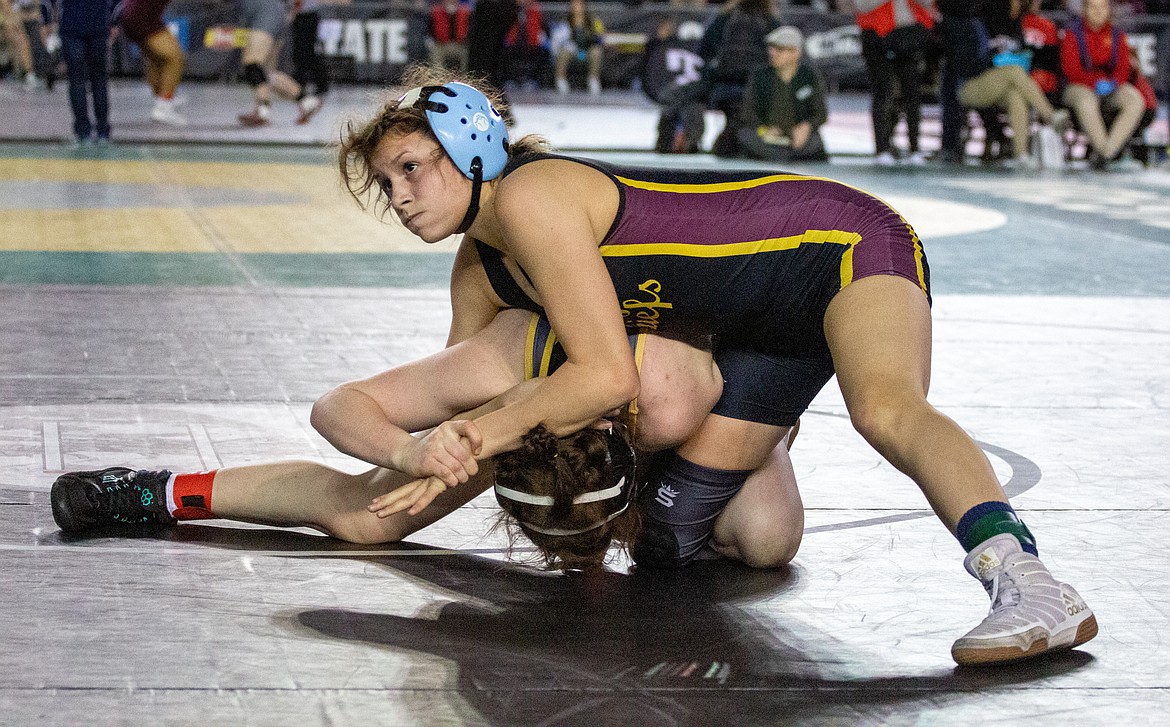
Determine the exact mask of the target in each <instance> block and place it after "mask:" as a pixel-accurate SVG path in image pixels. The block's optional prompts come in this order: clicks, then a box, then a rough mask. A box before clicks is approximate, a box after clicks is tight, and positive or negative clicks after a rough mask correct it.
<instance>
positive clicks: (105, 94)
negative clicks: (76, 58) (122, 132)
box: [85, 32, 110, 139]
mask: <svg viewBox="0 0 1170 727" xmlns="http://www.w3.org/2000/svg"><path fill="white" fill-rule="evenodd" d="M85 41H86V47H85V57H86V60H85V65H86V68H87V69H88V70H89V90H90V93H92V94H93V116H94V121H95V122H96V127H97V128H96V129H95V131H96V132H97V135H98V138H99V139H109V138H110V71H109V68H108V66H107V54H106V44H107V42H108V38H107V35H106V33H105V32H101V33H96V34H94V35H87V36H86V37H85Z"/></svg>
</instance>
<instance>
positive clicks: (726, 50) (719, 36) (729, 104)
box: [700, 0, 780, 156]
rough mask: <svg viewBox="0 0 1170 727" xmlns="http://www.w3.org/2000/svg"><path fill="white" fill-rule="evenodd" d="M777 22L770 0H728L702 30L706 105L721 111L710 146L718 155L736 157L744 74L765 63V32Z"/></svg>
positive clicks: (745, 77)
mask: <svg viewBox="0 0 1170 727" xmlns="http://www.w3.org/2000/svg"><path fill="white" fill-rule="evenodd" d="M778 25H780V22H779V20H778V18H777V14H776V10H775V7H774V5H773V0H729V2H727V3H726V4H725V5H724V6H723V8H722V9H720V11H719V13H718V14H717V15H716V16H715V18H714V19H712V21H711V23H710V25H708V26H707V29H706V31H705V32H704V33H703V40H702V46H706V48H705V49H703V48H701V49H700V55H702V56H703V57H704V58H708V57H709V58H710V60H709V61H708V62H707V65H706V66H705V67H704V68H703V75H704V77H705V79H706V83H707V87H708V89H709V90H708V95H707V106H708V107H711V108H715V109H718V110H719V111H722V112H723V117H724V119H726V123H725V124H724V126H723V131H722V132H720V134H719V136H718V137H716V139H715V141H714V143H713V144H712V145H711V152H712V153H713V154H716V155H718V156H736V155H737V154H738V152H739V150H738V146H739V141H738V135H739V129H740V123H741V121H740V119H741V117H742V115H743V114H742V111H741V110H740V109H741V106H742V104H743V94H744V89H745V88H746V86H747V82H748V77H749V76H750V75H751V73H752V71H753V70H755V69H756V68H757V67H759V66H761V65H764V64H766V63H767V62H768V43H767V41H766V40H765V38H767V37H768V33H770V32H772V31H773V30H775V29H776V27H777V26H778Z"/></svg>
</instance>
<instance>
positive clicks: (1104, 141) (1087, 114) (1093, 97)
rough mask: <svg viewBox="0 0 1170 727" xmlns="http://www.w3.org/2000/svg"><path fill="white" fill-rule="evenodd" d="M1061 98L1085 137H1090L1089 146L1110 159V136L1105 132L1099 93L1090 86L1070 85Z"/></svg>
mask: <svg viewBox="0 0 1170 727" xmlns="http://www.w3.org/2000/svg"><path fill="white" fill-rule="evenodd" d="M1061 98H1062V100H1063V101H1064V105H1065V106H1068V107H1069V108H1070V109H1072V112H1073V115H1074V116H1076V119H1077V123H1078V124H1080V127H1081V130H1082V131H1084V132H1085V136H1087V137H1089V146H1091V147H1092V148H1093V150H1094V151H1096V152H1097V153H1098V154H1100V155H1102V156H1104V157H1106V158H1108V155H1107V154H1106V153H1105V151H1106V150H1107V149H1108V148H1109V136H1108V134H1107V133H1106V131H1105V121H1104V119H1102V118H1101V101H1100V100H1099V99H1098V98H1097V93H1096V92H1095V91H1094V90H1093V89H1091V88H1089V87H1088V86H1083V85H1081V84H1079V83H1070V84H1069V85H1068V87H1067V88H1065V89H1064V95H1063V96H1062V97H1061Z"/></svg>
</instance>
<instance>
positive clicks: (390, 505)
mask: <svg viewBox="0 0 1170 727" xmlns="http://www.w3.org/2000/svg"><path fill="white" fill-rule="evenodd" d="M446 491H447V484H446V483H445V482H443V481H442V480H440V479H439V478H437V477H424V478H421V479H417V480H413V481H411V482H407V483H406V484H405V485H403V486H402V487H398V488H395V489H393V490H391V491H390V492H387V493H386V494H385V495H380V496H379V497H375V498H374V500H373V502H371V503H370V504H369V505H367V506H366V509H367V510H369V511H370V512H372V513H374V514H375V515H377V516H378V517H380V518H388V517H390V516H391V515H393V514H394V513H396V512H402V511H403V510H406V511H407V514H408V515H417V514H419V513H420V512H422V511H423V510H424V509H425V508H426V506H427V505H430V504H431V502H432V501H434V499H435V498H436V497H438V496H439V495H441V494H442V493H444V492H446Z"/></svg>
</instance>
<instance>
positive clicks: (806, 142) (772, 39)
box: [738, 25, 829, 162]
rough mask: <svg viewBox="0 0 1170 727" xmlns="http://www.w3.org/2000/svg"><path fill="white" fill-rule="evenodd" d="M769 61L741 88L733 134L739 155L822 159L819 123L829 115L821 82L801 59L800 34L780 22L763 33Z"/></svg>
mask: <svg viewBox="0 0 1170 727" xmlns="http://www.w3.org/2000/svg"><path fill="white" fill-rule="evenodd" d="M766 40H767V43H768V65H766V66H760V67H758V68H756V69H755V70H754V71H753V72H752V75H751V77H750V78H749V79H748V85H747V88H746V89H745V91H744V104H743V125H742V127H741V128H740V130H739V133H738V140H739V144H740V148H741V150H742V153H743V155H744V156H748V157H752V158H754V159H763V160H765V161H775V162H787V161H793V160H806V161H823V160H825V159H827V158H828V156H827V155H826V154H825V144H824V140H823V139H821V134H820V131H819V129H820V127H821V126H822V125H823V124H824V123H825V121H827V120H828V118H829V112H828V108H827V107H826V105H825V85H824V82H823V81H822V80H821V78H820V76H819V75H818V74H817V72H816V71H814V70H813V69H812V68H811V67H809V66H808V65H807V64H805V63H801V53H802V49H803V47H804V37H803V36H802V35H801V33H800V30H798V29H797V28H795V27H793V26H791V25H785V26H782V27H779V28H776V29H775V30H773V31H772V32H771V33H769V34H768V36H767V38H766Z"/></svg>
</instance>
